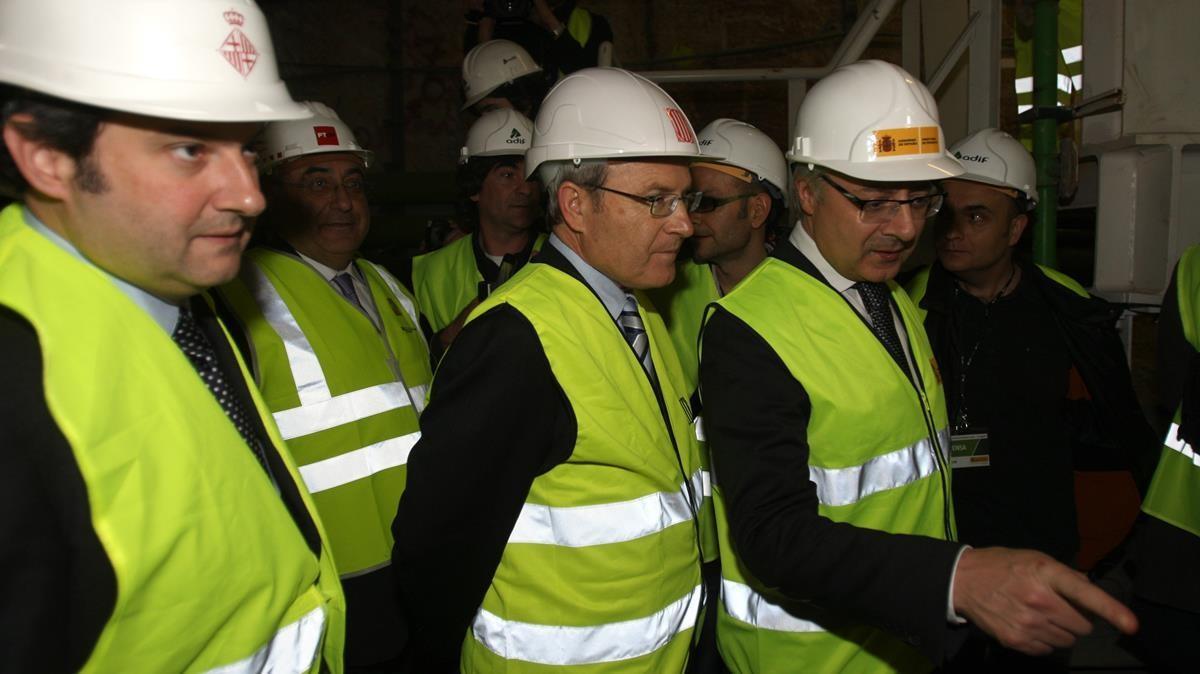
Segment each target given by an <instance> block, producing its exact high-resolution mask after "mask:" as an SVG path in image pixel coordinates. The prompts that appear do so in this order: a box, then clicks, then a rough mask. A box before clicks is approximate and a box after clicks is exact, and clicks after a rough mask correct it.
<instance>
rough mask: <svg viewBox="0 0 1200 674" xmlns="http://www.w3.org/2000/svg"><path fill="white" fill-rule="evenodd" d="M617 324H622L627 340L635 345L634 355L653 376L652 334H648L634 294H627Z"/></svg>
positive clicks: (647, 372)
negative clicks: (651, 356)
mask: <svg viewBox="0 0 1200 674" xmlns="http://www.w3.org/2000/svg"><path fill="white" fill-rule="evenodd" d="M617 325H619V326H621V333H622V334H624V335H625V341H627V342H629V346H631V347H633V355H635V356H637V359H638V362H640V363H641V364H642V368H643V369H645V370H646V374H648V375H650V376H651V377H653V376H654V363H653V362H652V361H651V359H650V336H649V335H647V334H646V326H645V325H644V324H643V323H642V316H641V314H639V313H638V303H637V298H636V297H634V296H633V295H630V294H626V295H625V306H623V307H622V308H621V313H620V315H618V316H617Z"/></svg>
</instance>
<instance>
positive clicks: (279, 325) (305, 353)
mask: <svg viewBox="0 0 1200 674" xmlns="http://www.w3.org/2000/svg"><path fill="white" fill-rule="evenodd" d="M242 276H243V279H242V280H243V281H244V282H245V283H246V286H247V287H249V288H250V292H251V294H253V295H254V301H255V302H257V303H258V306H259V308H260V309H261V310H262V313H263V318H264V319H266V321H267V325H270V326H271V329H272V330H274V331H275V334H277V335H279V338H280V339H282V340H283V348H284V352H285V353H287V359H288V365H289V366H290V367H291V368H292V379H293V380H294V381H295V382H296V392H297V393H299V394H300V404H301V405H308V404H311V403H314V402H320V401H322V400H328V399H329V385H328V384H327V383H326V382H325V372H324V371H323V370H322V369H321V363H320V361H318V360H317V354H316V352H314V351H313V348H312V344H310V343H309V341H308V337H306V336H305V335H304V331H302V330H301V329H300V324H299V323H297V322H296V318H295V317H294V316H292V311H291V309H288V307H287V304H286V303H285V302H284V301H283V298H282V297H280V296H279V292H278V291H277V290H275V286H274V285H273V284H272V283H271V280H270V279H268V278H267V275H266V274H265V273H264V272H263V271H262V270H261V269H259V268H258V265H256V264H254V263H252V262H249V261H248V262H247V263H246V264H244V265H242Z"/></svg>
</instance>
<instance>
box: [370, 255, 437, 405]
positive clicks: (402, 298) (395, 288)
mask: <svg viewBox="0 0 1200 674" xmlns="http://www.w3.org/2000/svg"><path fill="white" fill-rule="evenodd" d="M367 264H369V265H371V268H372V269H374V270H375V271H377V272H379V278H381V279H383V282H384V283H385V284H386V285H387V287H388V290H391V291H392V295H393V296H395V298H396V301H397V302H399V303H400V304H401V306H403V307H404V310H405V311H407V312H408V317H409V318H411V319H412V324H413V325H415V326H416V327H417V335H418V336H419V337H420V338H421V343H422V344H424V345H425V348H429V344H428V343H427V342H426V341H425V333H424V332H422V331H421V319H420V316H419V315H418V313H419V312H418V311H417V307H416V305H414V304H413V303H412V300H410V299H408V295H407V294H405V292H404V291H403V290H401V289H400V282H399V281H397V280H396V277H395V276H392V273H391V272H389V271H388V270H386V269H384V268H383V267H381V266H380V265H377V264H375V263H374V262H368V263H367ZM418 411H420V410H419V409H418Z"/></svg>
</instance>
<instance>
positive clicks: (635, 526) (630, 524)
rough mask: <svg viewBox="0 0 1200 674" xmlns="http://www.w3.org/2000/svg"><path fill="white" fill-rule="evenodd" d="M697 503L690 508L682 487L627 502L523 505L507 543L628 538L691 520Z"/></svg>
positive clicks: (698, 481) (575, 544) (574, 543)
mask: <svg viewBox="0 0 1200 674" xmlns="http://www.w3.org/2000/svg"><path fill="white" fill-rule="evenodd" d="M702 482H703V473H702V472H701V471H696V474H695V475H693V476H692V486H693V493H696V494H699V493H700V492H701V490H702V489H703V484H702ZM699 507H700V504H698V503H697V504H694V505H692V506H691V507H689V506H688V496H687V493H686V492H685V490H684V488H683V486H682V485H681V486H680V488H679V490H678V491H675V492H655V493H653V494H647V495H645V496H642V497H640V498H635V499H633V500H630V501H618V502H616V503H600V504H597V505H586V506H572V507H566V508H555V507H552V506H547V505H538V504H533V503H526V504H525V505H524V506H522V507H521V514H520V516H518V517H517V522H516V524H515V525H513V529H512V532H511V533H510V534H509V535H508V542H509V543H510V544H512V543H534V544H540V545H562V546H565V547H568V548H582V547H586V546H589V545H605V544H608V543H622V542H625V541H632V540H634V539H637V538H642V537H643V536H649V535H651V534H656V533H658V532H660V531H663V530H665V529H667V528H668V527H671V526H674V525H676V524H680V523H682V522H687V521H690V520H691V519H692V512H693V510H699Z"/></svg>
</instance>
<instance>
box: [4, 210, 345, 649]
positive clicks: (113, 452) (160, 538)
mask: <svg viewBox="0 0 1200 674" xmlns="http://www.w3.org/2000/svg"><path fill="white" fill-rule="evenodd" d="M0 304H2V305H3V306H5V307H7V308H9V309H11V310H13V311H15V312H17V313H18V314H20V315H21V316H22V317H24V318H25V319H26V320H27V321H29V323H30V324H31V325H32V326H33V328H34V330H36V331H37V334H38V342H39V343H40V345H41V349H42V353H43V354H44V358H45V363H46V365H45V391H46V393H45V395H46V405H47V407H48V408H49V409H50V412H51V414H52V415H53V416H54V419H55V421H56V422H57V424H58V426H59V429H60V430H61V431H62V434H63V436H64V437H65V438H66V440H67V443H68V444H69V445H70V447H71V449H72V451H73V452H74V455H75V460H76V462H77V464H78V466H79V471H80V474H81V475H82V476H83V480H84V484H85V485H86V488H87V493H88V504H89V507H90V510H91V518H92V526H93V527H94V528H95V531H96V535H97V536H98V538H99V540H100V543H101V545H102V546H103V548H104V551H105V554H106V555H107V557H108V559H109V561H110V563H111V564H112V566H113V571H114V573H115V574H116V583H117V597H116V603H115V606H114V608H113V613H112V615H111V616H110V617H109V619H108V622H107V623H106V624H105V626H104V628H103V631H102V632H101V634H100V637H99V639H98V640H97V642H96V646H95V648H94V649H93V651H92V653H91V656H90V657H89V658H88V661H87V663H86V664H85V665H84V668H83V669H84V671H87V672H182V671H188V672H204V671H210V670H219V671H221V672H230V673H233V672H247V673H249V672H259V671H264V670H271V671H279V672H317V671H319V670H321V671H324V670H328V671H333V672H340V671H341V669H342V640H343V632H344V628H345V601H344V599H343V597H342V590H341V586H340V584H339V583H338V577H337V572H336V571H335V570H334V566H333V559H332V555H331V554H330V552H329V550H328V548H327V547H326V546H325V545H322V550H321V555H320V557H319V558H318V557H317V556H315V555H314V554H313V553H312V551H311V550H310V549H309V547H308V544H307V543H306V542H305V540H304V537H303V535H302V533H301V531H300V529H299V528H298V527H297V526H296V523H295V521H294V520H293V519H292V516H291V514H290V513H289V512H288V510H287V508H286V506H285V505H284V503H283V501H282V500H281V499H280V497H279V495H278V493H277V492H276V491H275V488H274V486H273V485H272V484H271V482H270V480H269V479H268V478H267V476H266V474H265V473H264V472H263V470H262V468H261V467H260V466H259V464H258V462H257V460H256V459H255V458H254V456H253V454H252V452H251V451H250V449H249V448H247V447H246V442H245V440H243V439H242V437H241V435H239V434H238V431H237V429H236V428H235V427H234V425H233V424H232V423H231V422H230V421H229V419H228V417H226V415H225V413H224V411H222V409H221V406H220V405H219V404H218V403H217V401H216V399H215V398H214V397H213V395H212V393H211V392H210V391H209V390H208V388H207V387H206V386H205V385H204V382H203V381H201V379H200V377H199V376H197V374H196V371H195V370H194V369H193V368H192V365H191V363H190V362H188V360H187V358H186V357H185V356H184V355H183V353H182V352H181V351H180V350H179V348H178V347H177V346H176V345H175V343H174V342H173V341H171V338H170V336H168V335H167V334H166V333H165V332H163V330H162V328H161V327H160V326H158V325H157V324H156V323H154V321H153V320H152V319H151V318H150V316H148V315H147V314H146V313H145V311H143V310H141V309H140V308H139V307H137V306H136V305H135V304H134V303H133V302H132V301H130V299H129V298H128V297H127V296H126V295H124V294H123V293H122V292H121V291H120V290H119V289H118V288H117V287H116V285H114V284H113V283H112V280H111V279H110V278H108V277H107V276H106V275H105V274H104V273H103V272H102V271H100V270H99V269H97V268H95V267H92V266H90V265H88V264H86V263H84V262H82V261H80V260H79V259H77V258H76V257H74V256H72V255H71V254H70V253H68V252H66V251H64V250H62V249H61V248H59V247H58V246H56V245H55V244H54V243H52V242H51V241H49V240H47V239H46V238H45V237H43V236H42V235H40V234H38V233H37V232H35V231H34V230H33V229H32V228H30V227H29V226H28V225H26V224H25V222H24V218H23V216H22V212H21V206H20V205H17V204H14V205H12V206H9V207H8V208H7V209H5V210H4V211H3V213H0ZM239 365H240V361H239ZM242 374H243V376H244V377H246V379H247V380H249V373H248V372H246V371H245V368H244V366H243V367H242ZM251 395H252V396H253V398H254V403H255V406H256V408H257V410H258V412H259V414H260V415H261V416H262V417H263V423H264V426H265V427H266V429H267V432H268V434H269V435H270V437H271V440H272V444H271V445H268V446H267V447H265V448H264V449H265V450H266V451H268V452H271V451H274V452H278V453H279V455H280V457H281V459H282V461H283V463H284V464H285V465H286V466H287V468H288V471H287V473H285V474H283V475H277V476H276V477H277V479H279V480H288V479H291V480H294V481H295V482H296V484H297V485H298V490H299V492H300V495H301V496H302V498H303V499H304V503H305V506H307V510H308V514H309V515H310V516H311V517H312V518H313V521H314V523H315V524H316V526H317V529H318V531H320V533H321V536H322V540H325V534H324V531H322V530H321V529H322V527H321V523H320V520H319V519H318V517H317V514H316V509H315V508H314V507H313V505H312V502H311V501H310V500H309V498H308V496H307V494H306V493H305V491H304V489H303V487H300V486H299V485H300V484H301V479H300V475H299V473H298V472H297V471H296V469H295V467H294V465H293V464H292V463H291V460H290V459H289V458H288V456H287V453H286V452H282V451H281V450H280V449H279V448H280V447H282V446H283V441H282V439H281V438H280V437H279V435H278V433H277V432H276V430H275V425H274V424H273V423H272V422H271V421H270V414H269V413H268V412H267V409H266V406H265V405H264V404H263V403H262V400H261V399H260V398H259V397H258V395H257V393H256V392H255V391H253V390H252V391H251ZM6 449H9V450H17V449H19V448H6ZM32 449H36V448H29V450H32ZM29 450H25V451H29Z"/></svg>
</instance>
